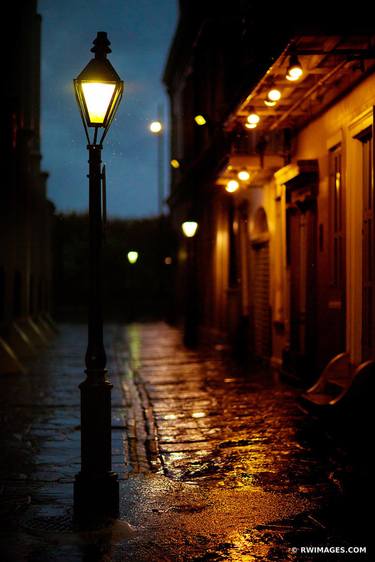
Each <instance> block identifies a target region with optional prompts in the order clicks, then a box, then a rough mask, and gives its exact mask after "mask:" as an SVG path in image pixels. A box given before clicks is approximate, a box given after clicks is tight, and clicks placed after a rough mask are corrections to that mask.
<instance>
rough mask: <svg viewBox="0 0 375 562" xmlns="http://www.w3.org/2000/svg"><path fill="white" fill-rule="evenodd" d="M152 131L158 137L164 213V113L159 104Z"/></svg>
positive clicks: (161, 211) (161, 213)
mask: <svg viewBox="0 0 375 562" xmlns="http://www.w3.org/2000/svg"><path fill="white" fill-rule="evenodd" d="M150 131H151V133H152V134H153V135H156V136H157V137H158V154H157V160H158V212H159V216H160V217H161V216H162V215H163V207H164V115H163V106H162V105H161V104H160V105H159V106H158V119H157V120H156V121H152V123H150Z"/></svg>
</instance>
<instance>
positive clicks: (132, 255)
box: [128, 250, 138, 264]
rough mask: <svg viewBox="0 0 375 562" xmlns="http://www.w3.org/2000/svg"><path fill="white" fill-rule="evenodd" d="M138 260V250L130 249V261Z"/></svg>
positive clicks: (132, 262)
mask: <svg viewBox="0 0 375 562" xmlns="http://www.w3.org/2000/svg"><path fill="white" fill-rule="evenodd" d="M137 260H138V252H136V251H135V250H130V252H128V262H129V263H131V264H134V263H136V262H137Z"/></svg>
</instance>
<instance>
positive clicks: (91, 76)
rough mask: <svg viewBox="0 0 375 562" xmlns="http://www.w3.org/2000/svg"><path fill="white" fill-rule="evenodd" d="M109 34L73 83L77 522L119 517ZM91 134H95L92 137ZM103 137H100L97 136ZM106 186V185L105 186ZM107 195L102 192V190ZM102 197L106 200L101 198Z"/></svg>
mask: <svg viewBox="0 0 375 562" xmlns="http://www.w3.org/2000/svg"><path fill="white" fill-rule="evenodd" d="M109 45H110V42H109V40H108V38H107V34H106V33H105V32H103V31H99V32H98V34H97V37H96V39H95V40H94V47H93V48H92V49H91V52H93V53H94V54H95V57H94V58H93V59H91V61H90V62H89V63H88V65H87V66H86V67H85V68H84V69H83V70H82V72H81V73H80V74H79V75H78V77H77V78H76V79H75V80H74V89H75V94H76V98H77V102H78V105H79V109H80V112H81V117H82V122H83V126H84V129H85V134H86V138H87V149H88V151H89V176H88V177H89V240H90V243H89V246H90V249H89V275H90V287H89V314H88V345H87V351H86V357H85V363H86V371H85V372H86V379H85V380H84V381H83V382H82V383H81V384H80V385H79V387H80V391H81V471H80V472H79V473H78V474H77V475H76V478H75V482H74V511H75V516H76V518H77V519H78V520H82V519H86V520H87V519H90V518H95V519H96V518H98V517H99V518H100V517H103V516H104V517H117V516H118V513H119V484H118V479H117V474H116V473H114V472H113V471H112V444H111V443H112V441H111V390H112V385H111V384H110V382H109V380H108V376H107V369H106V368H105V367H106V362H107V359H106V354H105V350H104V344H103V319H102V295H101V245H102V203H103V211H104V208H105V207H104V199H105V197H104V193H103V194H102V188H101V182H102V180H103V183H104V174H103V172H102V170H101V151H102V148H103V146H102V142H103V140H104V138H105V136H106V134H107V132H108V129H109V127H110V125H111V123H112V121H113V119H114V116H115V113H116V110H117V108H118V105H119V103H120V100H121V96H122V92H123V88H124V85H123V82H122V80H121V79H120V77H119V75H118V74H117V72H116V71H115V69H114V68H113V66H112V65H111V63H110V62H109V60H108V59H107V54H108V53H110V52H111V49H110V48H109ZM90 131H91V132H92V134H91V137H92V138H90ZM99 135H101V136H100V139H98V136H99ZM103 187H104V185H103ZM103 191H104V190H103ZM102 195H103V200H102Z"/></svg>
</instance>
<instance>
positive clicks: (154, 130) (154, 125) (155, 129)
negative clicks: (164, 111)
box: [150, 121, 163, 135]
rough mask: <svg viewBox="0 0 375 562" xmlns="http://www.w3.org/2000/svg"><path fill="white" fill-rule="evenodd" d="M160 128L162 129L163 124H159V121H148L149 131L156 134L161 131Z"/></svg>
mask: <svg viewBox="0 0 375 562" xmlns="http://www.w3.org/2000/svg"><path fill="white" fill-rule="evenodd" d="M162 129H163V125H162V124H161V122H160V121H153V122H152V123H150V131H151V133H154V134H155V135H157V134H158V133H161V131H162Z"/></svg>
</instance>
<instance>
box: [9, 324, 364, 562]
mask: <svg viewBox="0 0 375 562" xmlns="http://www.w3.org/2000/svg"><path fill="white" fill-rule="evenodd" d="M106 333H107V348H108V351H109V353H108V355H109V367H110V372H111V379H112V382H113V383H114V390H113V397H112V402H113V426H114V430H113V450H114V469H115V470H116V471H117V472H118V473H119V476H120V479H121V520H122V521H120V522H117V523H116V524H115V526H113V527H111V528H110V529H109V530H106V531H105V532H104V531H101V532H96V533H95V532H94V533H92V534H91V535H87V534H86V535H85V534H83V535H82V533H74V532H73V530H72V527H71V522H70V521H71V502H72V482H73V479H74V475H75V474H76V473H77V472H78V470H79V431H78V426H79V405H78V400H79V393H78V390H77V384H78V383H79V382H80V381H81V380H82V372H83V368H82V362H83V359H82V349H84V347H85V328H84V327H82V326H72V325H65V326H63V327H62V331H61V334H60V336H59V337H58V338H57V340H56V342H55V343H54V344H53V346H52V348H51V349H49V350H47V351H46V352H45V353H44V354H43V355H42V356H41V358H40V360H38V361H37V362H36V364H35V365H34V368H33V373H34V374H33V375H29V376H28V377H24V376H23V377H21V378H19V379H13V380H11V379H8V380H5V379H0V385H1V387H2V388H1V390H2V422H3V423H2V429H1V434H2V441H3V443H4V448H5V449H4V450H5V451H6V453H7V458H8V462H7V463H3V464H2V465H1V467H0V477H1V481H2V487H1V494H2V499H3V500H4V501H3V503H2V515H3V517H4V516H5V517H6V518H8V519H9V521H8V523H9V525H8V527H7V528H6V529H5V530H4V528H3V530H2V533H1V535H2V536H1V538H2V542H3V544H4V542H5V545H6V548H5V551H7V553H8V554H7V555H8V559H9V560H15V561H16V562H22V561H23V560H25V561H30V562H31V561H35V560H37V561H38V562H47V561H50V560H54V561H55V560H57V561H59V560H64V561H70V560H72V561H74V560H77V561H78V560H85V561H91V560H98V561H99V560H102V561H103V562H104V561H108V560H134V561H142V560H144V561H152V562H158V561H159V560H160V561H162V560H173V561H185V560H186V561H189V560H194V561H196V562H198V561H208V560H229V561H237V560H238V561H244V562H248V561H259V560H262V561H263V560H278V561H285V562H287V561H289V560H290V561H299V560H301V559H302V558H301V557H300V556H299V555H298V552H297V553H295V552H293V551H292V548H293V547H294V548H295V547H298V548H299V546H300V545H305V544H307V545H309V544H316V545H322V546H324V545H326V544H327V543H330V544H336V545H349V546H350V545H351V544H352V541H353V540H354V539H353V537H350V536H346V535H345V529H344V530H343V528H341V527H340V524H339V523H338V521H337V520H336V519H335V515H332V513H334V514H337V510H339V509H340V507H341V505H342V499H343V498H342V493H341V484H342V482H341V480H340V476H341V475H342V472H343V466H341V465H340V463H345V462H347V461H346V457H345V454H344V453H343V452H342V451H341V450H340V449H338V448H337V447H336V448H335V447H334V446H333V444H332V441H331V440H330V438H329V437H328V436H327V435H326V434H325V433H324V432H323V431H322V430H321V428H320V427H319V425H317V424H316V423H315V422H313V421H312V420H311V419H310V418H309V417H308V416H306V415H305V414H304V413H303V412H302V411H301V410H300V409H299V408H298V406H297V401H296V397H297V391H296V390H294V389H292V388H291V387H288V386H286V385H283V384H281V383H280V381H279V380H278V378H277V377H276V376H275V375H274V374H272V373H271V372H270V371H267V370H266V369H261V368H252V369H251V370H250V372H245V371H242V370H241V368H240V367H239V366H238V365H236V364H235V363H234V362H233V360H232V359H231V358H230V357H229V355H228V353H227V352H226V350H225V348H224V349H209V348H204V349H203V348H202V349H200V350H198V351H195V352H194V351H191V350H187V349H186V348H184V347H183V345H182V344H181V336H180V333H179V331H178V330H176V329H173V328H171V327H168V326H166V325H164V324H150V325H147V324H146V325H136V324H134V325H131V326H129V327H128V328H125V327H121V326H111V327H109V328H107V331H106ZM349 469H350V467H349ZM332 506H334V507H332ZM332 510H333V511H332ZM128 523H129V524H131V526H132V527H129V526H128ZM48 524H49V525H50V528H49V530H48V529H47V527H48ZM133 531H134V532H133ZM4 539H5V540H4ZM356 544H358V543H356ZM5 559H6V558H5V557H4V560H5ZM320 559H322V560H323V559H325V558H319V557H318V556H317V555H315V556H314V557H313V558H311V560H314V561H315V560H320ZM364 559H366V558H365V557H364V556H360V555H358V556H357V558H356V560H364ZM303 560H306V561H308V560H310V558H309V557H308V556H306V555H304V556H303ZM345 560H349V557H345Z"/></svg>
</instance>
